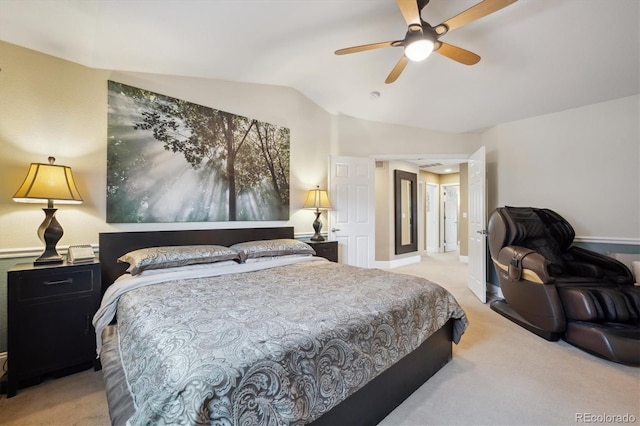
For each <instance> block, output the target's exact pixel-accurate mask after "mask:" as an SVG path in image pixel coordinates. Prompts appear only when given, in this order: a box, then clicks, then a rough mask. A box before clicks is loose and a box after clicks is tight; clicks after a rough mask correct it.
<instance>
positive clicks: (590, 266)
mask: <svg viewBox="0 0 640 426" xmlns="http://www.w3.org/2000/svg"><path fill="white" fill-rule="evenodd" d="M566 265H567V273H568V274H569V275H574V276H578V277H589V278H602V277H603V276H604V270H603V269H602V268H601V267H600V266H599V265H596V264H594V263H587V262H567V263H566Z"/></svg>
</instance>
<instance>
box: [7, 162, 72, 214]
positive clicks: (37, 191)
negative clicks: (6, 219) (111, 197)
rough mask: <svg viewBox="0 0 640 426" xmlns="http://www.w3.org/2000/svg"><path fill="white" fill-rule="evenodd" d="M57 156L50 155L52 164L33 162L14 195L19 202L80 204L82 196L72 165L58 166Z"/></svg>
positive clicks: (14, 199) (14, 198)
mask: <svg viewBox="0 0 640 426" xmlns="http://www.w3.org/2000/svg"><path fill="white" fill-rule="evenodd" d="M54 161H55V158H53V157H49V162H50V164H43V163H31V166H30V167H29V171H28V172H27V177H26V178H25V179H24V182H23V183H22V185H21V186H20V188H18V190H17V191H16V193H15V194H14V196H13V201H17V202H19V203H48V202H49V201H55V202H57V203H61V204H80V203H82V196H80V192H78V188H76V183H75V181H74V180H73V173H72V172H71V167H67V166H57V165H54V164H53V162H54Z"/></svg>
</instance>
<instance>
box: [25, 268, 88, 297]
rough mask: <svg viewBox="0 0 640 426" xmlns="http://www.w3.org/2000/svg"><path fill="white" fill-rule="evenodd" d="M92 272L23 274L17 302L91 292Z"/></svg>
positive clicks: (86, 270)
mask: <svg viewBox="0 0 640 426" xmlns="http://www.w3.org/2000/svg"><path fill="white" fill-rule="evenodd" d="M93 282H94V279H93V272H92V271H91V270H90V269H85V270H79V271H76V272H71V273H69V272H68V271H66V272H63V273H51V271H49V272H48V273H43V274H38V273H31V274H24V275H21V276H20V279H19V285H18V300H33V299H44V298H47V297H55V296H64V295H68V294H76V293H83V292H91V291H93Z"/></svg>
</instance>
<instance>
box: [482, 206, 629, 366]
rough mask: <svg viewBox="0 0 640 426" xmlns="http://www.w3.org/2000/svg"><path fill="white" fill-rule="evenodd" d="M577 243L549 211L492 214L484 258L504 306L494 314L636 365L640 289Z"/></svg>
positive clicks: (609, 261) (620, 268) (496, 306)
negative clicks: (489, 263)
mask: <svg viewBox="0 0 640 426" xmlns="http://www.w3.org/2000/svg"><path fill="white" fill-rule="evenodd" d="M574 237H575V231H574V230H573V228H572V227H571V225H570V224H569V223H568V222H567V221H566V220H564V219H563V218H562V217H561V216H560V215H559V214H557V213H555V212H554V211H552V210H549V209H539V208H532V207H501V208H498V209H496V210H495V211H494V212H493V213H492V214H491V216H490V217H489V251H490V252H491V259H492V260H493V264H494V265H495V267H496V273H497V275H498V280H499V282H500V288H501V290H502V294H503V295H504V298H505V300H498V301H495V302H493V303H492V304H491V309H493V310H494V311H496V312H498V313H500V314H501V315H503V316H505V317H507V318H509V319H510V320H512V321H514V322H515V323H517V324H519V325H521V326H522V327H524V328H526V329H527V330H529V331H531V332H533V333H536V334H537V335H539V336H541V337H544V338H545V339H547V340H552V341H555V340H558V339H560V338H562V339H564V340H565V341H567V342H569V343H570V344H572V345H574V346H576V347H578V348H580V349H583V350H585V351H587V352H589V353H592V354H594V355H597V356H600V357H602V358H605V359H608V360H611V361H615V362H618V363H621V364H627V365H636V366H638V365H640V287H636V286H634V284H633V276H632V275H631V271H629V268H627V267H626V266H625V265H624V264H622V263H620V262H618V261H617V260H615V259H613V258H611V257H608V256H605V255H602V254H599V253H596V252H593V251H589V250H585V249H582V248H580V247H574V246H572V245H571V244H572V242H573V239H574Z"/></svg>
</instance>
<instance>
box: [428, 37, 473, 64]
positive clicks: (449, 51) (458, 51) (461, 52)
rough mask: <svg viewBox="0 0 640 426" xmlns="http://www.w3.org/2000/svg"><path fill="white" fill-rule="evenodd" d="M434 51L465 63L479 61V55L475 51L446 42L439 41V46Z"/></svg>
mask: <svg viewBox="0 0 640 426" xmlns="http://www.w3.org/2000/svg"><path fill="white" fill-rule="evenodd" d="M436 52H438V53H439V54H441V55H444V56H446V57H447V58H449V59H453V60H454V61H456V62H460V63H461V64H465V65H475V64H477V63H478V62H480V56H478V55H476V54H475V53H473V52H469V51H468V50H465V49H463V48H461V47H458V46H454V45H452V44H448V43H443V42H440V47H438V48H437V50H436Z"/></svg>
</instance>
